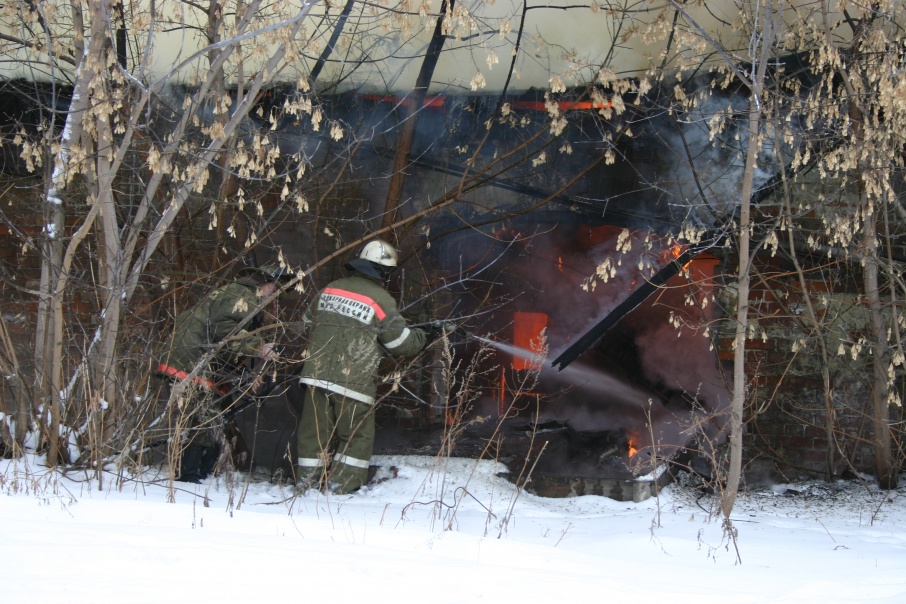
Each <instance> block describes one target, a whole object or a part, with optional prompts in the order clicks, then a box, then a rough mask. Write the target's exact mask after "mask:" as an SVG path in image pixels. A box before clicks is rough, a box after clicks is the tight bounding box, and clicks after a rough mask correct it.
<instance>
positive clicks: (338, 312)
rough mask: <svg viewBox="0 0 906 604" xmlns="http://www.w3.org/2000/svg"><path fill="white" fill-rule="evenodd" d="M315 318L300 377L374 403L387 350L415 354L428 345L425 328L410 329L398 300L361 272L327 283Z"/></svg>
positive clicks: (314, 307) (312, 312)
mask: <svg viewBox="0 0 906 604" xmlns="http://www.w3.org/2000/svg"><path fill="white" fill-rule="evenodd" d="M305 318H306V321H310V322H311V323H312V327H311V332H310V338H309V346H308V357H307V359H306V361H305V366H304V367H303V369H302V374H301V379H300V381H301V382H302V383H304V384H309V385H311V386H317V387H319V388H323V389H324V390H329V391H330V392H335V393H337V394H341V395H344V396H348V397H349V398H351V399H353V400H357V401H360V402H363V403H369V404H371V403H373V402H374V397H375V394H376V392H377V372H378V365H379V363H380V361H381V358H382V356H383V354H384V351H385V350H386V351H387V352H389V353H391V354H393V355H400V356H412V355H414V354H416V353H417V352H419V351H420V350H421V349H422V348H424V346H425V340H426V337H425V332H423V331H422V330H420V329H414V328H413V329H410V328H409V327H407V326H406V321H405V319H403V317H402V316H400V314H399V312H398V311H397V306H396V301H395V300H394V299H393V298H392V297H391V296H390V294H388V293H387V291H386V290H384V288H383V287H381V285H380V284H379V283H378V282H377V281H375V280H373V279H369V278H367V277H365V276H362V275H360V274H353V275H351V276H349V277H345V278H343V279H338V280H337V281H334V282H332V283H331V284H330V285H328V286H327V287H326V288H324V289H323V290H322V291H321V292H320V293H319V294H318V296H317V298H315V300H314V301H313V302H312V304H311V306H309V307H308V310H307V311H306V313H305Z"/></svg>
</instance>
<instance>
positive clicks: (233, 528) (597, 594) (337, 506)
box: [0, 457, 906, 604]
mask: <svg viewBox="0 0 906 604" xmlns="http://www.w3.org/2000/svg"><path fill="white" fill-rule="evenodd" d="M40 461H41V460H40V459H39V458H35V457H29V458H25V459H23V460H19V461H18V462H11V461H8V460H3V461H0V599H2V601H3V602H5V603H6V602H51V601H54V602H67V603H74V602H92V603H97V602H154V603H161V602H224V601H227V602H236V601H243V602H316V601H324V600H322V598H329V599H330V601H333V602H355V601H377V602H381V601H387V602H393V603H395V604H400V603H408V602H420V603H426V602H431V603H435V602H457V603H460V604H461V603H464V602H485V601H487V602H556V603H558V604H562V603H565V602H568V601H571V599H573V598H576V599H575V600H573V601H576V602H648V601H667V602H671V603H675V602H696V603H703V602H716V601H727V602H822V603H829V602H865V601H871V602H897V603H902V602H906V488H901V489H899V490H898V491H893V492H880V491H878V490H876V489H875V488H873V487H872V488H867V487H866V486H865V485H863V484H861V483H859V482H845V483H844V482H841V483H836V484H826V483H820V482H815V483H809V484H797V485H776V486H775V487H774V488H772V489H765V490H759V491H755V492H749V493H745V494H743V495H742V496H741V497H740V499H739V501H738V502H737V504H736V507H735V509H734V512H733V525H734V527H735V529H736V530H737V531H738V537H737V542H736V544H735V545H734V544H733V543H732V542H731V541H728V539H727V537H726V536H725V533H724V531H723V529H722V523H721V519H720V516H719V515H718V514H717V511H716V501H715V500H714V498H712V497H711V496H707V495H705V496H702V495H701V494H700V493H698V492H696V491H695V490H693V489H691V488H683V487H680V486H678V485H672V486H670V487H667V488H666V489H664V490H663V491H662V492H661V493H660V496H659V498H657V499H649V500H648V501H645V502H642V503H620V502H617V501H613V500H610V499H607V498H604V497H594V496H585V497H577V498H571V499H545V498H540V497H535V496H532V495H530V494H527V493H524V492H522V493H519V492H517V491H516V490H515V489H514V487H513V486H512V485H511V484H510V483H508V482H507V481H505V480H503V479H501V478H498V477H497V476H496V472H497V468H496V467H495V466H494V464H493V463H492V462H480V463H476V462H475V461H473V460H463V459H449V460H443V461H438V460H437V459H434V458H427V457H379V458H376V459H375V460H374V461H375V462H376V463H378V464H379V465H381V467H382V470H381V473H380V474H379V478H382V479H384V480H383V481H382V482H380V483H378V484H373V485H371V486H369V487H367V488H366V489H364V490H363V491H362V492H359V493H356V494H354V495H347V496H332V495H331V496H325V495H322V494H319V493H308V494H306V495H304V496H296V497H294V496H293V493H292V492H291V491H290V490H289V489H288V488H287V487H285V486H280V485H274V484H270V483H268V482H264V481H249V478H248V476H247V475H244V474H238V475H236V477H235V478H236V480H235V482H234V483H233V484H231V485H230V484H226V483H225V482H224V481H223V480H222V479H221V480H213V479H209V480H208V481H206V482H205V483H204V484H201V485H192V484H183V483H176V487H177V488H176V490H175V492H174V493H173V495H174V496H175V503H168V502H167V500H168V489H167V485H166V484H154V483H151V482H147V481H146V482H137V481H131V482H126V483H125V484H123V485H122V488H121V489H120V490H118V489H117V488H116V483H115V481H114V480H113V479H112V478H108V479H107V480H106V481H105V483H104V487H103V489H100V490H99V489H98V485H97V481H96V480H87V479H86V477H85V476H79V475H74V474H72V473H70V474H69V475H68V476H66V477H65V478H64V477H61V476H60V475H58V474H56V473H48V472H47V471H46V470H45V469H44V468H43V467H42V466H41V463H40ZM391 468H393V469H392V470H391ZM902 482H906V477H904V480H903V481H902ZM737 550H738V558H739V559H741V563H740V562H739V561H738V560H737Z"/></svg>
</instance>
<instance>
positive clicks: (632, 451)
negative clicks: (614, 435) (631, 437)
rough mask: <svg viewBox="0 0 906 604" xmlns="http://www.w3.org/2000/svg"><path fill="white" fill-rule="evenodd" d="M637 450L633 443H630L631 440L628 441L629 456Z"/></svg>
mask: <svg viewBox="0 0 906 604" xmlns="http://www.w3.org/2000/svg"><path fill="white" fill-rule="evenodd" d="M638 452H639V450H638V449H636V448H635V445H634V444H633V443H632V441H629V457H632V456H633V455H635V454H636V453H638Z"/></svg>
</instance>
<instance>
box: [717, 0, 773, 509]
mask: <svg viewBox="0 0 906 604" xmlns="http://www.w3.org/2000/svg"><path fill="white" fill-rule="evenodd" d="M777 3H778V0H769V2H768V3H767V4H766V5H765V7H764V13H763V25H762V30H761V34H762V35H761V38H762V39H761V52H760V53H759V55H758V56H757V57H753V58H754V59H755V60H756V61H757V62H756V64H755V69H756V73H755V78H754V80H753V82H752V90H751V97H750V100H749V146H748V151H747V153H746V166H745V171H744V172H743V180H742V191H741V197H742V198H741V200H740V202H741V206H740V210H739V274H738V276H737V280H736V283H737V294H738V296H739V297H738V300H739V302H738V304H737V308H736V337H735V340H734V344H735V346H736V348H735V350H734V351H733V398H732V400H731V402H730V426H729V428H730V441H729V445H730V459H729V467H728V469H727V484H726V486H725V488H724V490H723V493H722V495H721V501H720V505H721V510H722V511H723V514H724V518H725V519H726V520H727V521H729V520H730V512H732V511H733V505H734V504H735V503H736V495H737V493H738V492H739V482H740V479H741V478H742V433H743V428H744V425H743V410H744V409H745V403H746V332H747V331H748V320H749V279H750V258H749V254H750V251H749V243H750V237H751V200H752V186H753V185H752V183H753V179H754V176H755V168H756V164H757V160H758V151H759V149H760V147H761V135H760V132H759V131H760V129H761V115H762V112H763V108H762V102H763V99H762V91H763V90H764V77H765V72H766V70H767V64H768V59H769V58H770V56H771V49H772V48H771V47H772V46H773V43H774V33H775V30H774V28H775V27H776V21H775V18H776V14H777V9H778V7H777ZM756 33H757V30H756ZM753 35H754V34H753Z"/></svg>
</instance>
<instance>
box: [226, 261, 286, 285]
mask: <svg viewBox="0 0 906 604" xmlns="http://www.w3.org/2000/svg"><path fill="white" fill-rule="evenodd" d="M239 276H240V277H244V278H247V279H251V280H252V281H254V282H256V283H258V284H261V283H286V282H287V281H289V280H291V279H292V278H293V271H292V269H290V268H289V267H288V266H280V265H277V264H265V265H264V266H246V267H243V268H242V270H240V271H239Z"/></svg>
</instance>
